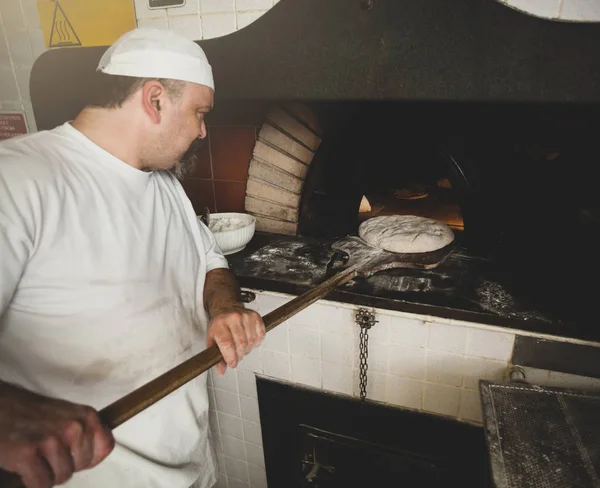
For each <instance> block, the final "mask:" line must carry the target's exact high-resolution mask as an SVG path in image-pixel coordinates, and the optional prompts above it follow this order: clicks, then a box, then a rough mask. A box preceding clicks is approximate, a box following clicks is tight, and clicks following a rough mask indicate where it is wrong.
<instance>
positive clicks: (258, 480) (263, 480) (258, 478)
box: [248, 465, 267, 488]
mask: <svg viewBox="0 0 600 488" xmlns="http://www.w3.org/2000/svg"><path fill="white" fill-rule="evenodd" d="M248 473H249V474H250V486H251V488H267V473H266V472H265V468H263V467H261V466H253V465H248Z"/></svg>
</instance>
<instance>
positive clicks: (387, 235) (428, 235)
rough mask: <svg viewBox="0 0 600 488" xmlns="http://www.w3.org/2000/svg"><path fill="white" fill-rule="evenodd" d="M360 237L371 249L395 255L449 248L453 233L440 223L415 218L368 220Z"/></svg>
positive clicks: (395, 216) (392, 217)
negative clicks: (374, 248)
mask: <svg viewBox="0 0 600 488" xmlns="http://www.w3.org/2000/svg"><path fill="white" fill-rule="evenodd" d="M358 235H360V237H361V238H362V239H364V240H365V241H366V242H367V243H369V244H371V246H375V247H378V248H380V249H385V250H386V251H392V252H430V251H435V250H437V249H441V248H442V247H444V246H447V245H448V244H450V243H451V242H452V241H453V240H454V232H452V229H451V228H450V227H448V226H447V225H446V224H443V223H442V222H438V221H437V220H433V219H427V218H425V217H417V216H415V215H389V216H384V217H375V218H372V219H369V220H365V221H364V222H363V223H362V224H361V225H360V227H359V229H358Z"/></svg>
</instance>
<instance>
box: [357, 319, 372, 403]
mask: <svg viewBox="0 0 600 488" xmlns="http://www.w3.org/2000/svg"><path fill="white" fill-rule="evenodd" d="M355 320H356V323H357V324H358V326H359V327H360V331H359V338H360V342H359V346H358V347H359V370H358V381H359V391H360V401H361V402H364V401H365V400H366V398H367V371H368V369H369V362H368V361H369V329H370V328H371V327H373V326H374V325H375V324H376V323H377V320H375V314H373V312H369V311H368V310H366V309H364V308H361V309H359V310H358V311H357V312H356V317H355Z"/></svg>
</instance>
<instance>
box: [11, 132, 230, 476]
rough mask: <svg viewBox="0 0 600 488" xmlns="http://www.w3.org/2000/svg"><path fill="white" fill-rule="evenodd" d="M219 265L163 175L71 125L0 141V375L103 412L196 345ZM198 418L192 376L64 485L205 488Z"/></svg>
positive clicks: (209, 239) (202, 384) (207, 237)
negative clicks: (207, 288)
mask: <svg viewBox="0 0 600 488" xmlns="http://www.w3.org/2000/svg"><path fill="white" fill-rule="evenodd" d="M225 267H227V261H226V260H225V258H224V257H223V255H222V253H221V251H220V250H219V249H218V246H217V245H216V243H215V240H214V237H213V236H212V234H211V233H210V232H209V231H208V229H207V228H206V227H205V226H204V225H203V224H201V223H200V222H199V221H198V219H197V218H196V216H195V213H194V211H193V208H192V206H191V204H190V201H189V199H188V198H187V197H186V195H185V193H184V191H183V189H182V187H181V185H180V184H179V182H178V181H177V180H176V179H175V178H174V177H173V176H172V175H171V174H169V173H167V172H143V171H139V170H137V169H135V168H133V167H131V166H129V165H127V164H125V163H124V162H123V161H121V160H119V159H117V158H115V157H114V156H112V155H111V154H109V153H108V152H106V151H104V150H103V149H101V148H100V147H98V146H97V145H96V144H94V143H93V142H92V141H90V140H89V139H87V138H86V137H85V136H84V135H83V134H82V133H80V132H79V131H77V130H76V129H75V128H73V127H72V126H71V125H70V124H65V125H63V126H60V127H58V128H56V129H54V130H52V131H44V132H39V133H37V134H33V135H30V136H26V137H22V138H18V139H12V140H9V141H6V142H4V143H2V144H0V378H1V379H2V380H4V381H10V382H13V383H18V384H20V385H23V386H24V387H26V388H28V389H30V390H33V391H35V392H39V393H42V394H45V395H49V396H52V397H58V398H63V399H66V400H69V401H73V402H77V403H83V404H87V405H91V406H93V407H95V408H97V409H101V408H103V407H104V406H106V405H108V404H110V403H112V402H113V401H115V400H117V399H119V398H120V397H122V396H123V395H125V394H127V393H128V392H130V391H132V390H134V389H135V388H137V387H139V386H141V385H142V384H144V383H146V382H148V381H149V380H151V379H153V378H155V377H156V376H158V375H160V374H161V373H163V372H165V371H167V370H169V369H171V368H172V367H174V366H176V365H177V364H179V363H181V362H182V361H184V360H185V359H187V358H189V357H191V356H192V355H194V354H196V353H198V352H200V351H202V350H203V349H204V348H205V346H206V331H207V325H208V317H207V314H206V311H205V309H204V303H203V290H204V283H205V277H206V273H207V272H208V271H210V270H213V269H215V268H225ZM208 425H209V422H208V396H207V388H206V375H202V376H200V377H199V378H197V379H195V380H193V381H191V382H190V383H188V384H187V385H186V386H184V387H182V388H180V389H179V390H177V391H176V392H174V393H172V394H171V395H169V396H168V397H167V398H165V399H163V400H161V401H160V402H159V403H157V404H156V405H154V406H152V407H150V408H148V409H147V410H146V411H144V412H142V413H140V414H139V415H137V416H136V417H134V418H133V419H131V420H129V421H128V422H126V423H125V424H123V425H122V426H120V427H118V428H117V429H115V431H114V434H115V438H116V440H117V446H116V448H115V450H114V451H113V453H111V455H110V456H109V457H108V458H107V459H106V460H105V461H104V462H103V463H101V464H100V465H99V466H98V467H96V468H94V469H92V470H88V471H84V472H81V473H76V474H75V475H74V477H73V478H72V480H71V481H70V482H68V483H67V484H66V485H65V486H67V487H69V488H108V487H111V488H113V487H115V488H117V487H127V488H138V487H139V488H142V487H143V488H188V487H189V486H191V485H192V484H194V483H196V485H195V486H197V487H198V488H207V487H209V486H212V485H213V484H214V482H215V459H214V455H213V452H212V449H211V447H210V443H209V439H208V437H209V433H208V428H209V427H208ZM196 480H198V481H196Z"/></svg>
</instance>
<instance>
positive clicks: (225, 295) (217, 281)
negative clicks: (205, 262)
mask: <svg viewBox="0 0 600 488" xmlns="http://www.w3.org/2000/svg"><path fill="white" fill-rule="evenodd" d="M204 307H205V308H206V310H207V311H208V314H209V315H210V317H216V316H217V315H220V314H222V313H229V312H233V311H236V310H243V309H244V305H243V303H242V301H241V299H240V287H239V284H238V282H237V280H236V278H235V276H234V274H233V273H232V272H231V271H229V270H228V269H223V268H219V269H213V270H212V271H209V272H208V273H207V275H206V282H205V284H204Z"/></svg>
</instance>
